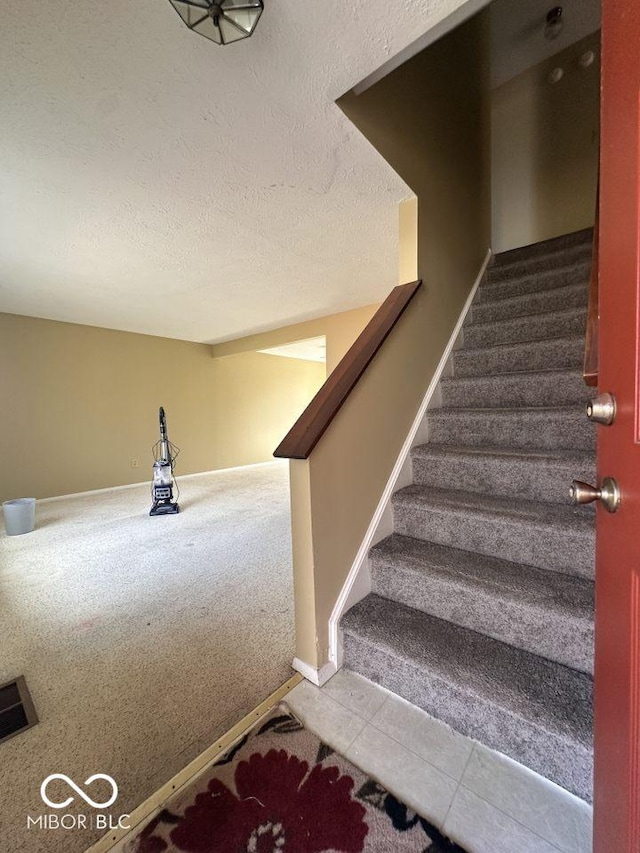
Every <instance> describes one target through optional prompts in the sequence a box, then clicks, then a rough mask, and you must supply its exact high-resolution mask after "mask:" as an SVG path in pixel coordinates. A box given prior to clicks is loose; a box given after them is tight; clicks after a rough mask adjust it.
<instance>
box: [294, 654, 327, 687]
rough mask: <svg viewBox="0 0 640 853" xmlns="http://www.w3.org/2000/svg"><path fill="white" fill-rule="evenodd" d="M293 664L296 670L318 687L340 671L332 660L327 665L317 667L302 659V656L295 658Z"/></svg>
mask: <svg viewBox="0 0 640 853" xmlns="http://www.w3.org/2000/svg"><path fill="white" fill-rule="evenodd" d="M291 666H292V667H293V668H294V669H295V670H296V672H299V673H300V675H304V677H305V678H306V679H307V681H310V682H311V683H312V684H315V685H316V687H322V685H323V684H326V683H327V681H329V679H330V678H332V677H333V676H334V675H335V674H336V672H337V671H338V668H337V666H336V665H335V664H334V663H333V662H332V661H329V662H328V663H325V665H324V666H322V667H320V669H316V668H315V667H313V666H310V665H309V664H308V663H305V662H304V661H303V660H300V658H294V659H293V663H292V664H291Z"/></svg>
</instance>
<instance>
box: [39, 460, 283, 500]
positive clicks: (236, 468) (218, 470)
mask: <svg viewBox="0 0 640 853" xmlns="http://www.w3.org/2000/svg"><path fill="white" fill-rule="evenodd" d="M286 464H287V463H286V462H283V461H282V460H280V459H270V460H269V461H268V462H253V463H252V464H251V465H236V466H234V467H233V468H216V469H215V470H214V471H198V472H196V473H195V474H179V475H178V476H177V477H176V479H177V480H179V482H180V483H182V482H183V481H184V480H191V479H194V478H196V477H207V476H209V475H210V474H228V473H230V472H231V471H246V470H247V469H248V468H265V467H268V466H273V465H286ZM152 466H153V463H149V479H148V480H142V481H141V482H140V483H127V484H126V485H124V486H108V487H107V488H106V489H89V490H88V491H86V492H73V493H72V494H70V495H55V497H52V498H38V503H39V504H45V503H52V502H53V501H65V500H67V498H84V497H86V496H87V495H103V494H106V493H107V492H122V491H125V490H126V489H135V488H138V487H139V486H144V485H148V486H149V488H151V479H152V476H153V471H152Z"/></svg>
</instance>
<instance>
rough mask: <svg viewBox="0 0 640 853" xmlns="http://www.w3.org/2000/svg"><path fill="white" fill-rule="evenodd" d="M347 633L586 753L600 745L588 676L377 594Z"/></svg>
mask: <svg viewBox="0 0 640 853" xmlns="http://www.w3.org/2000/svg"><path fill="white" fill-rule="evenodd" d="M341 624H342V628H343V630H345V631H346V632H352V633H354V634H356V635H357V636H358V637H360V638H361V639H363V640H364V641H365V642H367V643H368V644H371V645H373V646H375V647H377V648H380V649H382V650H384V652H385V653H386V654H389V655H391V656H392V657H393V658H396V659H398V660H401V661H402V662H403V664H405V665H408V666H409V667H412V668H415V669H419V670H423V671H428V672H429V673H430V674H431V675H434V676H436V677H437V678H439V679H440V680H441V681H443V682H445V683H449V684H450V685H452V686H454V685H455V687H456V688H457V690H458V691H459V692H462V693H463V694H465V695H467V696H468V697H469V699H470V700H471V701H473V697H474V696H477V697H480V698H481V699H482V700H483V701H484V702H486V703H488V704H489V705H493V706H502V707H503V708H506V709H508V711H509V712H510V713H511V714H513V715H515V716H516V717H520V718H522V719H525V720H527V721H530V722H532V723H533V724H535V725H536V726H537V727H539V728H543V729H545V730H547V731H549V732H553V733H555V734H557V735H559V736H561V737H563V738H566V739H569V740H571V741H574V742H576V743H578V744H580V745H581V746H583V747H590V746H591V745H592V742H593V735H592V713H591V690H592V679H591V677H590V676H589V675H587V674H585V673H582V672H578V671H577V670H573V669H570V668H568V667H566V666H563V665H562V664H557V663H554V662H552V661H549V660H547V659H546V658H542V657H539V656H538V655H534V654H532V653H531V652H525V651H522V650H521V649H516V648H514V647H512V646H508V645H506V644H505V643H502V642H500V641H499V640H494V639H492V638H490V637H487V636H485V635H484V634H480V633H477V632H475V631H471V630H469V629H467V628H461V627H459V626H457V625H453V624H452V623H450V622H446V621H444V620H442V619H438V618H436V617H433V616H429V615H427V614H425V613H422V612H420V611H417V610H414V609H413V608H411V607H407V606H406V605H403V604H398V603H397V602H394V601H391V600H389V599H385V598H382V597H381V596H378V595H376V594H375V593H371V594H370V595H368V596H367V597H366V598H364V599H363V600H362V601H360V602H358V604H356V605H355V606H354V607H353V608H352V609H351V610H349V611H348V613H347V614H346V615H345V616H344V617H343V619H342V623H341Z"/></svg>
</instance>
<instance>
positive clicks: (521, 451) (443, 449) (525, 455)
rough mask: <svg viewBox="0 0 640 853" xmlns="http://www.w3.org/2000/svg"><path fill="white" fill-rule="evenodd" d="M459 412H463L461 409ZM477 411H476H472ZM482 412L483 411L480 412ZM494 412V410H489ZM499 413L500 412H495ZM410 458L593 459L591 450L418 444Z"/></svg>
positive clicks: (556, 460)
mask: <svg viewBox="0 0 640 853" xmlns="http://www.w3.org/2000/svg"><path fill="white" fill-rule="evenodd" d="M461 411H465V410H464V409H462V410H461ZM474 411H477V410H474ZM481 411H484V410H481ZM490 411H492V412H494V411H496V409H491V410H490ZM497 411H500V410H497ZM411 454H412V456H422V457H424V456H474V457H478V456H489V457H494V458H500V459H514V460H517V459H531V460H537V461H541V462H549V463H558V462H560V461H561V462H564V461H566V462H567V463H570V464H576V465H580V464H584V463H585V462H590V461H592V460H593V458H594V455H595V454H594V452H593V451H591V450H546V449H541V450H536V449H535V448H534V449H531V450H530V449H527V448H515V447H514V448H510V447H494V446H492V445H484V446H483V445H463V444H436V443H434V444H430V443H426V444H419V445H416V447H414V448H412V450H411Z"/></svg>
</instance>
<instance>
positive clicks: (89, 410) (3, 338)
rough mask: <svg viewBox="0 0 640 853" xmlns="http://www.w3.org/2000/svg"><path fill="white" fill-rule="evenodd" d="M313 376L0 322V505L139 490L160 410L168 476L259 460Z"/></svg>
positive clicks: (185, 347)
mask: <svg viewBox="0 0 640 853" xmlns="http://www.w3.org/2000/svg"><path fill="white" fill-rule="evenodd" d="M324 376H325V368H324V365H323V364H317V363H314V362H308V361H300V360H297V359H290V358H280V357H276V356H270V355H263V354H259V353H245V354H243V355H238V356H234V357H231V358H227V359H220V360H217V359H214V358H213V357H212V354H211V347H210V346H208V345H205V344H197V343H188V342H184V341H176V340H172V339H168V338H158V337H151V336H148V335H136V334H131V333H128V332H116V331H112V330H108V329H100V328H95V327H92V326H80V325H74V324H70V323H59V322H55V321H51V320H39V319H34V318H31V317H20V316H15V315H10V314H0V401H1V402H2V427H1V429H2V432H1V435H2V440H1V441H0V499H1V500H7V499H11V498H16V497H24V496H34V497H38V498H41V497H49V496H52V495H60V494H70V493H73V492H80V491H85V490H89V489H99V488H106V487H109V486H117V485H124V484H127V483H134V482H146V481H149V480H150V477H151V464H152V457H151V453H150V447H151V445H152V444H153V443H154V442H155V441H156V439H157V437H158V407H159V406H160V405H163V406H164V407H165V409H166V412H167V420H168V425H169V437H170V438H171V440H172V441H173V442H174V443H175V444H177V445H178V446H179V447H181V453H180V458H179V460H178V465H177V473H178V474H189V473H194V472H198V471H208V470H214V469H216V468H225V467H231V466H235V465H244V464H248V463H252V462H262V461H267V460H270V459H271V458H272V453H273V450H274V448H275V447H276V445H277V444H278V443H279V441H280V440H281V438H282V437H283V436H284V434H285V433H286V432H287V431H288V429H289V428H290V427H291V425H292V423H293V422H294V421H295V419H296V418H297V417H298V416H299V414H300V413H301V411H302V410H303V409H304V407H305V406H306V405H307V403H308V402H309V400H310V399H311V397H312V396H313V395H314V394H315V392H316V391H317V390H318V388H319V387H320V385H321V384H322V382H323V381H324ZM132 459H137V460H138V462H139V467H138V468H132V467H131V460H132Z"/></svg>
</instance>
